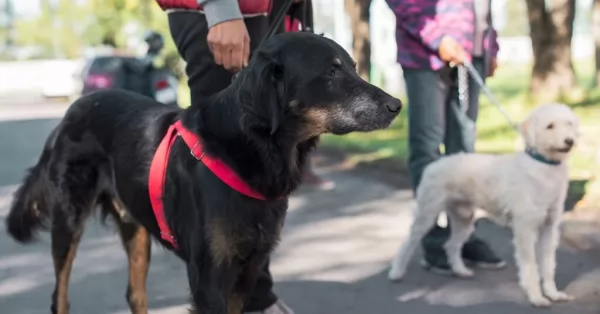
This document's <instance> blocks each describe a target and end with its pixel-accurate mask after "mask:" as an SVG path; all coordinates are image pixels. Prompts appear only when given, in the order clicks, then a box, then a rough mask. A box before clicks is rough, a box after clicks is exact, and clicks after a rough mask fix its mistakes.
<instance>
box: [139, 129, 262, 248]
mask: <svg viewBox="0 0 600 314" xmlns="http://www.w3.org/2000/svg"><path fill="white" fill-rule="evenodd" d="M177 136H179V137H180V138H181V139H182V140H183V141H184V142H185V143H186V145H187V146H188V147H189V149H190V153H191V154H192V156H194V158H196V159H197V160H199V161H201V162H202V163H203V164H204V165H205V166H206V167H207V168H208V169H209V170H210V171H211V172H212V173H213V174H214V175H215V176H216V177H217V178H219V179H220V180H221V181H223V183H225V184H227V185H228V186H229V187H231V188H232V189H234V190H236V191H237V192H239V193H241V194H243V195H246V196H248V197H251V198H254V199H257V200H266V197H264V196H263V195H262V194H260V193H258V192H256V191H255V190H254V189H252V188H251V187H250V186H249V185H248V184H247V183H246V182H245V181H244V180H242V179H241V178H240V177H239V176H238V175H237V173H236V172H235V171H234V170H233V169H231V167H229V166H228V165H227V164H225V163H224V162H223V161H222V160H220V159H217V158H213V157H211V156H209V155H207V154H206V152H205V151H204V146H203V144H202V139H201V138H200V137H199V136H198V135H196V134H195V133H193V132H192V131H190V130H188V129H186V128H185V127H184V126H183V124H182V123H181V121H179V120H178V121H177V122H175V123H174V124H172V125H171V126H170V127H169V129H168V130H167V133H166V134H165V137H164V138H163V139H162V141H161V142H160V144H159V146H158V148H157V149H156V152H155V153H154V157H153V158H152V164H151V165H150V173H149V176H148V192H149V194H150V203H151V205H152V210H153V211H154V216H155V217H156V222H157V224H158V227H159V228H160V235H161V238H162V239H163V240H165V241H167V242H169V243H170V244H171V245H172V246H173V247H175V248H177V241H176V240H175V237H174V236H173V234H172V233H171V229H170V228H169V225H168V224H167V220H166V217H165V212H164V203H163V195H164V186H165V180H166V175H167V164H168V162H169V155H170V153H171V147H172V146H173V143H175V139H176V138H177Z"/></svg>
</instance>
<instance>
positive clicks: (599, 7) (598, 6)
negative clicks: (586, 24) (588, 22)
mask: <svg viewBox="0 0 600 314" xmlns="http://www.w3.org/2000/svg"><path fill="white" fill-rule="evenodd" d="M592 35H593V36H594V46H596V58H595V59H596V60H595V61H596V71H595V72H594V85H595V86H596V87H600V0H594V5H593V7H592Z"/></svg>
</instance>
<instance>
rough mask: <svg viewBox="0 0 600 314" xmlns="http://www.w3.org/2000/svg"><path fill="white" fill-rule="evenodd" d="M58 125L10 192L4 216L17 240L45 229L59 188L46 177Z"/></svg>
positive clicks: (25, 240)
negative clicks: (5, 215) (25, 173)
mask: <svg viewBox="0 0 600 314" xmlns="http://www.w3.org/2000/svg"><path fill="white" fill-rule="evenodd" d="M60 129H61V126H60V124H59V125H58V126H57V127H56V128H55V129H54V130H53V131H52V133H50V135H49V136H48V139H47V140H46V143H45V145H44V150H43V152H42V155H41V156H40V159H39V160H38V163H37V164H36V165H35V166H33V167H31V168H29V169H28V173H27V175H26V176H25V179H24V180H23V183H22V184H21V186H20V187H19V188H18V189H17V191H16V192H15V194H14V198H13V201H12V204H11V207H10V212H9V214H8V217H7V218H6V221H5V223H6V229H7V230H8V234H10V236H11V237H13V238H14V239H15V240H16V241H18V242H21V243H29V242H32V241H33V240H34V238H35V235H36V233H37V231H38V230H40V229H47V228H48V222H49V221H50V217H51V214H52V212H51V209H52V208H53V206H54V205H55V204H56V199H57V198H58V197H60V193H61V191H60V189H59V188H58V187H57V186H55V184H54V183H53V182H52V181H51V180H50V165H51V160H52V155H53V151H54V144H55V142H56V140H57V138H58V135H59V133H60Z"/></svg>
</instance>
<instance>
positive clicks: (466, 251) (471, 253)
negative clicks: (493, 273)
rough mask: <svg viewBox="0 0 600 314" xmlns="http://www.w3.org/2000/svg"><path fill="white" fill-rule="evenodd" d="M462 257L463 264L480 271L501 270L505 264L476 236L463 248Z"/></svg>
mask: <svg viewBox="0 0 600 314" xmlns="http://www.w3.org/2000/svg"><path fill="white" fill-rule="evenodd" d="M462 257H463V260H464V261H465V263H468V264H471V265H473V266H475V267H478V268H482V269H501V268H504V267H505V266H506V262H505V261H503V260H502V259H501V258H500V257H498V256H497V255H496V253H494V251H492V249H491V248H490V247H489V245H488V244H487V243H485V242H484V241H483V240H481V239H479V238H478V237H476V236H471V238H469V240H468V241H467V243H465V245H464V246H463V249H462Z"/></svg>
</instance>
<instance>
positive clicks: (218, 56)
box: [206, 19, 250, 72]
mask: <svg viewBox="0 0 600 314" xmlns="http://www.w3.org/2000/svg"><path fill="white" fill-rule="evenodd" d="M206 40H207V42H208V47H209V49H210V51H211V52H212V54H213V58H214V59H215V63H216V64H218V65H221V66H223V67H224V68H225V69H226V70H228V71H231V72H238V71H240V70H241V69H243V68H245V67H246V66H248V58H249V56H250V36H249V35H248V30H247V29H246V24H245V23H244V20H243V19H239V20H231V21H225V22H223V23H219V24H216V25H214V26H213V27H211V28H210V29H209V30H208V36H207V37H206Z"/></svg>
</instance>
